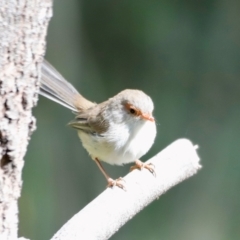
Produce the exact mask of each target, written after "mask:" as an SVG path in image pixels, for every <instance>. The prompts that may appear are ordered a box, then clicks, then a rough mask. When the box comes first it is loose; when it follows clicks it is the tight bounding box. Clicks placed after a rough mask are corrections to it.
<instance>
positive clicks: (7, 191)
mask: <svg viewBox="0 0 240 240" xmlns="http://www.w3.org/2000/svg"><path fill="white" fill-rule="evenodd" d="M51 7H52V1H51V0H34V1H33V0H18V1H14V0H1V1H0V115H1V116H0V239H1V240H4V239H11V240H12V239H16V238H17V231H18V205H17V201H18V198H19V197H20V193H21V187H22V180H21V174H22V168H23V165H24V160H23V158H24V155H25V153H26V149H27V145H28V142H29V139H30V136H31V133H32V132H33V130H34V129H35V118H34V117H33V116H32V108H33V107H34V106H35V105H36V102H37V90H38V85H39V83H38V82H39V73H40V64H41V62H42V59H43V55H44V52H45V36H46V30H47V26H48V22H49V20H50V17H51V15H52V8H51Z"/></svg>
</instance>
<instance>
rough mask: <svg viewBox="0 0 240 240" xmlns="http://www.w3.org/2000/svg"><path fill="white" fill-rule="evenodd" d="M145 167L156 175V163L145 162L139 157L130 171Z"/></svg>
mask: <svg viewBox="0 0 240 240" xmlns="http://www.w3.org/2000/svg"><path fill="white" fill-rule="evenodd" d="M143 168H146V169H147V170H148V171H149V172H150V173H152V174H153V175H154V176H156V173H155V170H154V165H153V164H152V163H144V162H142V161H140V160H139V159H137V160H136V161H135V165H133V166H132V167H131V168H130V171H133V170H134V169H139V170H142V169H143Z"/></svg>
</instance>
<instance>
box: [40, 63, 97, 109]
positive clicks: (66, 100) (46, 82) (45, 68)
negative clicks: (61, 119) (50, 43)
mask: <svg viewBox="0 0 240 240" xmlns="http://www.w3.org/2000/svg"><path fill="white" fill-rule="evenodd" d="M40 94H41V95H42V96H44V97H46V98H49V99H51V100H52V101H55V102H57V103H59V104H61V105H63V106H65V107H67V108H69V109H71V110H72V111H74V112H79V111H81V110H84V109H88V108H90V107H92V106H94V105H95V103H93V102H90V101H88V100H87V99H86V98H84V97H83V96H82V95H81V94H80V93H79V92H78V91H77V90H76V89H75V88H74V87H73V86H72V85H71V84H70V83H69V82H67V81H66V80H65V79H64V77H63V76H62V75H61V74H60V73H59V72H58V71H57V70H56V69H55V68H54V67H53V66H52V65H50V63H48V62H47V61H46V60H44V62H43V63H42V76H41V86H40Z"/></svg>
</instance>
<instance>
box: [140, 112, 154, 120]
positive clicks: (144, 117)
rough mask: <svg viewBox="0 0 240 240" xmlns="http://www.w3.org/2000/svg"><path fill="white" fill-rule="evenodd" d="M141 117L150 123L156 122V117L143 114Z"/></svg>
mask: <svg viewBox="0 0 240 240" xmlns="http://www.w3.org/2000/svg"><path fill="white" fill-rule="evenodd" d="M141 117H142V118H143V119H146V120H148V121H150V122H155V119H154V117H153V116H152V114H148V113H142V114H141Z"/></svg>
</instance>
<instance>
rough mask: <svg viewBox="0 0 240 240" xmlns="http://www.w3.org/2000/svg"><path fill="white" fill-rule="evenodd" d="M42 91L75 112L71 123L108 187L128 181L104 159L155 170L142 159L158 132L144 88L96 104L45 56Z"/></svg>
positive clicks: (44, 94)
mask: <svg viewBox="0 0 240 240" xmlns="http://www.w3.org/2000/svg"><path fill="white" fill-rule="evenodd" d="M39 93H40V94H41V95H42V96H44V97H46V98H48V99H50V100H52V101H54V102H57V103H59V104H61V105H62V106H64V107H66V108H68V109H70V110H71V111H72V112H73V113H74V114H75V115H76V117H75V119H74V120H72V121H71V122H69V124H68V125H69V126H70V127H72V128H74V129H76V130H77V132H78V136H79V138H80V140H81V142H82V145H83V147H84V148H85V149H86V150H87V152H88V153H89V155H90V157H91V158H92V159H93V160H94V161H95V162H96V164H97V166H98V167H99V169H100V170H101V172H102V173H103V175H104V177H105V178H106V180H107V186H108V187H113V186H118V187H120V188H122V189H125V183H124V180H123V179H122V178H121V177H119V178H118V179H113V178H111V177H110V176H109V175H108V174H107V173H106V171H105V169H104V168H103V165H102V163H101V162H106V163H108V164H112V165H123V164H127V163H132V162H135V165H134V166H132V167H131V170H134V169H140V170H141V169H143V168H146V169H148V170H149V171H150V172H151V173H153V174H155V172H154V166H153V165H151V164H149V163H144V162H142V161H141V160H140V158H141V157H142V156H143V155H145V154H146V153H147V152H148V151H149V149H150V148H151V146H152V145H153V143H154V140H155V137H156V132H157V131H156V123H155V118H154V116H153V110H154V104H153V101H152V99H151V98H150V97H149V96H148V95H147V94H145V93H144V92H143V91H141V90H136V89H126V90H123V91H121V92H119V93H118V94H116V95H115V96H113V97H111V98H109V99H108V100H106V101H104V102H102V103H99V104H97V103H95V102H92V101H89V100H88V99H86V98H85V97H83V96H82V95H81V94H80V93H79V92H78V91H77V90H76V89H75V87H73V85H72V84H71V83H69V82H68V81H67V80H66V79H65V78H64V77H63V76H62V75H61V74H60V73H59V72H58V71H57V70H56V69H55V68H54V67H53V66H52V65H51V64H50V63H49V62H47V60H45V59H44V60H43V63H42V67H41V80H40V91H39Z"/></svg>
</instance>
